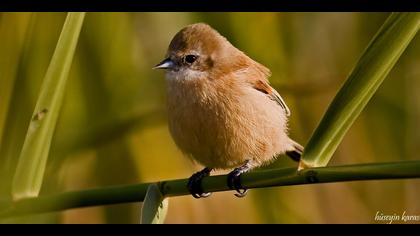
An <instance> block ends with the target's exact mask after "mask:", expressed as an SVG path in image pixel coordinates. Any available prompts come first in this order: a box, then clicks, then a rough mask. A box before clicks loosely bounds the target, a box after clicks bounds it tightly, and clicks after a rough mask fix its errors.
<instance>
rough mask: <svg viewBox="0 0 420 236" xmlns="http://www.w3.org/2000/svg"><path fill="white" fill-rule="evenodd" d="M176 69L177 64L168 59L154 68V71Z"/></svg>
mask: <svg viewBox="0 0 420 236" xmlns="http://www.w3.org/2000/svg"><path fill="white" fill-rule="evenodd" d="M174 67H175V63H174V62H173V61H172V60H171V59H170V58H166V59H165V60H163V61H161V62H160V63H159V64H157V65H156V66H155V67H153V69H173V68H174Z"/></svg>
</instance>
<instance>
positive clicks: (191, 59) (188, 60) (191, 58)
mask: <svg viewBox="0 0 420 236" xmlns="http://www.w3.org/2000/svg"><path fill="white" fill-rule="evenodd" d="M197 58H198V56H196V55H186V56H185V58H184V61H185V62H186V63H188V64H193V63H194V62H195V61H196V60H197Z"/></svg>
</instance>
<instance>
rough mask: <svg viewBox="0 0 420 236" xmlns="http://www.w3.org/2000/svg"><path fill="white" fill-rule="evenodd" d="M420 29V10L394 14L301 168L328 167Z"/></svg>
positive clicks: (308, 147) (341, 93)
mask: <svg viewBox="0 0 420 236" xmlns="http://www.w3.org/2000/svg"><path fill="white" fill-rule="evenodd" d="M419 28H420V13H411V12H398V13H392V14H391V15H390V16H389V17H388V19H387V20H386V21H385V23H384V24H383V25H382V27H381V28H380V29H379V31H378V33H377V34H376V35H375V37H374V38H373V39H372V41H371V42H370V44H369V46H368V47H367V48H366V50H365V52H364V53H363V55H362V56H361V58H360V59H359V61H358V63H357V64H356V66H355V67H354V69H353V71H352V72H351V74H350V76H349V77H348V79H347V80H346V82H345V83H344V85H343V86H342V88H341V89H340V91H339V92H338V93H337V95H336V96H335V98H334V100H333V101H332V102H331V104H330V106H329V107H328V110H327V112H326V113H325V115H324V117H323V118H322V120H321V122H320V124H319V125H318V127H317V128H316V130H315V132H314V134H313V135H312V137H311V138H310V140H309V142H308V144H307V145H306V147H305V151H304V153H303V155H302V160H301V162H300V163H299V169H304V168H308V167H319V166H326V165H327V164H328V162H329V161H330V159H331V157H332V155H333V154H334V152H335V150H336V149H337V147H338V145H339V144H340V142H341V140H342V139H343V137H344V135H345V134H346V132H347V130H348V129H349V128H350V127H351V125H352V124H353V122H354V121H355V120H356V118H357V117H358V116H359V114H360V113H361V112H362V110H363V108H364V107H365V106H366V104H367V103H368V102H369V100H370V99H371V98H372V96H373V95H374V94H375V92H376V90H377V89H378V87H379V86H380V85H381V83H382V82H383V81H384V79H385V77H386V76H387V75H388V73H389V72H390V71H391V69H392V68H393V67H394V65H395V63H396V62H397V60H398V59H399V57H400V56H401V54H402V53H403V52H404V50H405V49H406V47H407V46H408V44H409V43H410V41H411V40H412V39H413V38H414V36H415V35H416V33H417V31H418V30H419Z"/></svg>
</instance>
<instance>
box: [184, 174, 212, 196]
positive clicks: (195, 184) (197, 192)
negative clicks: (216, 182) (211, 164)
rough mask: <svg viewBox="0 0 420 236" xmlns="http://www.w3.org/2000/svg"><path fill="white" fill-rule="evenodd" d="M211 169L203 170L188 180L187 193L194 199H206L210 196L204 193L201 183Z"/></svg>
mask: <svg viewBox="0 0 420 236" xmlns="http://www.w3.org/2000/svg"><path fill="white" fill-rule="evenodd" d="M210 171H211V169H209V168H204V169H203V170H201V171H199V172H197V173H195V174H193V175H192V176H191V177H190V179H189V180H188V184H187V187H188V191H189V192H190V193H191V195H192V196H193V197H194V198H206V197H208V196H210V195H211V193H204V192H203V187H202V186H201V181H202V180H203V178H204V177H207V176H209V175H210Z"/></svg>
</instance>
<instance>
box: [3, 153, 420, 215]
mask: <svg viewBox="0 0 420 236" xmlns="http://www.w3.org/2000/svg"><path fill="white" fill-rule="evenodd" d="M404 178H420V161H406V162H395V163H373V164H357V165H347V166H335V167H318V168H309V169H304V170H302V171H299V172H297V171H296V168H284V169H273V170H265V171H257V172H251V173H246V174H243V175H242V176H241V180H242V185H243V186H244V187H246V188H249V189H252V188H266V187H274V186H287V185H302V184H313V183H331V182H343V181H356V180H381V179H404ZM187 181H188V179H178V180H168V181H161V182H158V183H157V185H158V186H159V189H160V191H161V192H162V194H163V196H164V197H171V196H182V195H189V192H188V189H187V187H186V186H187ZM150 184H156V183H143V184H135V185H126V186H115V187H106V188H100V189H91V190H83V191H75V192H66V193H60V194H56V195H49V196H40V197H35V198H27V199H22V200H17V201H15V202H12V203H9V204H8V207H6V208H5V210H3V211H1V213H0V218H3V217H13V216H18V215H23V214H31V213H43V212H51V211H61V210H66V209H72V208H79V207H91V206H100V205H107V204H119V203H130V202H141V201H143V200H144V198H145V195H146V192H147V189H148V187H149V185H150ZM202 185H203V190H204V191H205V192H220V191H229V188H228V187H227V185H226V175H219V176H212V177H207V178H204V179H203V182H202ZM2 205H3V204H2Z"/></svg>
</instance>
